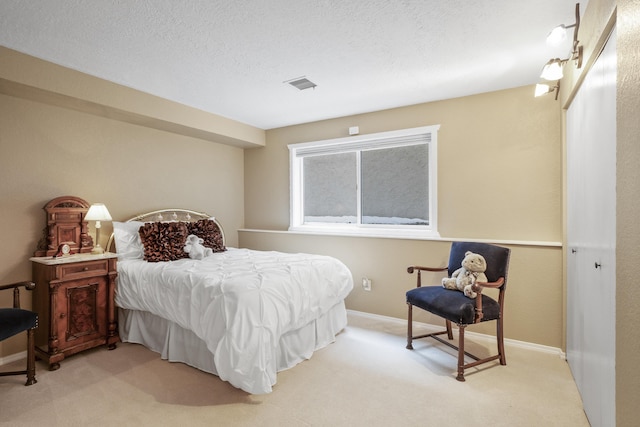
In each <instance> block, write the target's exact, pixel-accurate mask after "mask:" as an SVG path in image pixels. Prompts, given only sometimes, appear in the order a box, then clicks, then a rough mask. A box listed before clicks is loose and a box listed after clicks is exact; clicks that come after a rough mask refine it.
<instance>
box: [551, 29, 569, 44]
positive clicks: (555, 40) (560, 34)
mask: <svg viewBox="0 0 640 427" xmlns="http://www.w3.org/2000/svg"><path fill="white" fill-rule="evenodd" d="M566 39H567V27H565V26H564V25H558V26H557V27H555V28H554V29H553V30H551V32H550V33H549V35H548V36H547V43H548V44H549V45H551V46H560V45H561V44H562V43H563V42H564V41H565V40H566Z"/></svg>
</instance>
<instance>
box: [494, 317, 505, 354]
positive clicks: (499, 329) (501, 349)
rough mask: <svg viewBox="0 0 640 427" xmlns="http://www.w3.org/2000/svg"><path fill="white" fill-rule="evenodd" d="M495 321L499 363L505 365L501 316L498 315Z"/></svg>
mask: <svg viewBox="0 0 640 427" xmlns="http://www.w3.org/2000/svg"><path fill="white" fill-rule="evenodd" d="M496 323H497V325H498V326H497V331H496V337H497V339H498V355H499V356H500V364H501V365H506V364H507V357H506V355H505V353H504V336H503V334H504V332H503V328H502V317H500V318H499V319H498V321H497V322H496Z"/></svg>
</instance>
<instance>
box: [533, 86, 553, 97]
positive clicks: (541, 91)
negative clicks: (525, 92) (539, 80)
mask: <svg viewBox="0 0 640 427" xmlns="http://www.w3.org/2000/svg"><path fill="white" fill-rule="evenodd" d="M549 92H551V88H550V87H549V85H545V84H537V85H536V92H535V94H534V96H535V97H538V96H542V95H546V94H547V93H549Z"/></svg>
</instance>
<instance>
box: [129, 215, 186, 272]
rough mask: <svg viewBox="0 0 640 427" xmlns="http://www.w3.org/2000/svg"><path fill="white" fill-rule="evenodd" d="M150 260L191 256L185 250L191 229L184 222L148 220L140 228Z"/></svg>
mask: <svg viewBox="0 0 640 427" xmlns="http://www.w3.org/2000/svg"><path fill="white" fill-rule="evenodd" d="M138 233H139V234H140V240H141V241H142V245H143V246H144V259H145V261H148V262H160V261H175V260H178V259H182V258H189V255H188V254H187V253H186V252H185V251H184V244H185V242H186V241H187V236H188V235H189V231H188V230H187V226H186V225H185V223H183V222H148V223H146V224H145V225H143V226H142V227H140V230H138Z"/></svg>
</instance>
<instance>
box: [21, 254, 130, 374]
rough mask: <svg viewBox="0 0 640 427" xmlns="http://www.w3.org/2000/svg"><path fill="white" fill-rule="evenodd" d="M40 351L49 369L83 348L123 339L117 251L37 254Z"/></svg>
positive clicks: (35, 293)
mask: <svg viewBox="0 0 640 427" xmlns="http://www.w3.org/2000/svg"><path fill="white" fill-rule="evenodd" d="M30 261H32V266H33V281H34V282H36V288H35V289H34V291H33V310H34V311H35V312H37V313H38V317H39V320H40V326H39V328H38V329H37V330H36V355H37V356H38V357H40V358H41V359H43V360H46V361H47V362H48V363H49V369H50V370H52V371H53V370H56V369H58V368H59V367H60V361H61V360H63V359H64V358H65V357H67V356H70V355H72V354H75V353H77V352H79V351H83V350H87V349H89V348H93V347H97V346H99V345H103V344H106V345H107V346H108V348H109V350H112V349H114V348H115V347H116V342H118V341H119V338H118V331H117V324H116V316H115V312H116V311H115V303H114V297H115V280H116V275H117V273H116V254H113V253H105V254H103V255H91V254H76V255H68V256H64V257H58V258H53V257H50V256H48V257H33V258H30Z"/></svg>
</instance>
